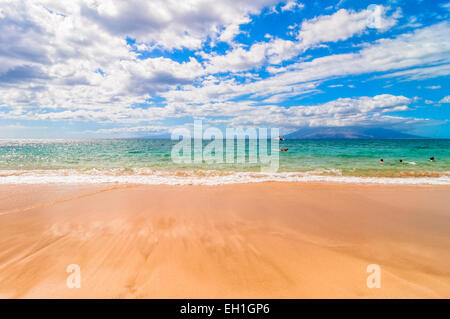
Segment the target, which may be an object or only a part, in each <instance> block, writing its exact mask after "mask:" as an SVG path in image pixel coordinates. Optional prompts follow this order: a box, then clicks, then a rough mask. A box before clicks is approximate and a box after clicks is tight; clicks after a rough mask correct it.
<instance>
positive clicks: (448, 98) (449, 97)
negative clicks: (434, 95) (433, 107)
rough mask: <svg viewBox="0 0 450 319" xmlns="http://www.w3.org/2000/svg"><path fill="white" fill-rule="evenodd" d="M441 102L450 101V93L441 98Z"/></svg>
mask: <svg viewBox="0 0 450 319" xmlns="http://www.w3.org/2000/svg"><path fill="white" fill-rule="evenodd" d="M439 103H450V95H447V96H446V97H444V98H442V100H440V101H439Z"/></svg>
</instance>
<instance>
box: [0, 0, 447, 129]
mask: <svg viewBox="0 0 450 319" xmlns="http://www.w3.org/2000/svg"><path fill="white" fill-rule="evenodd" d="M449 17H450V2H448V1H446V0H441V1H439V0H434V1H427V0H386V1H374V0H371V1H365V0H324V1H306V0H304V1H301V2H300V1H294V0H288V1H275V0H251V1H244V0H241V1H232V0H214V1H206V0H183V1H176V0H175V1H173V0H152V1H136V0H127V1H111V0H102V1H99V0H71V1H61V0H42V1H32V0H29V1H24V0H13V1H10V0H0V30H1V32H0V138H116V137H117V138H122V137H150V136H164V135H167V134H169V133H170V132H171V130H173V129H174V128H175V127H183V126H186V127H190V126H192V124H193V122H194V120H195V119H196V120H202V122H203V125H204V127H208V126H214V127H219V128H225V127H235V128H239V127H242V128H246V127H264V128H272V127H276V128H279V129H280V130H281V132H282V133H283V134H286V133H289V132H292V131H296V130H298V129H301V128H302V127H317V126H319V127H320V126H367V127H383V128H388V129H396V130H400V131H402V132H406V133H412V134H416V135H420V136H426V137H435V138H450V123H449V119H450V116H449V115H450V112H449V109H450V104H449V103H450V92H449V91H450V90H449V88H450V86H449V84H450V81H449V75H450V22H449V21H450V20H449Z"/></svg>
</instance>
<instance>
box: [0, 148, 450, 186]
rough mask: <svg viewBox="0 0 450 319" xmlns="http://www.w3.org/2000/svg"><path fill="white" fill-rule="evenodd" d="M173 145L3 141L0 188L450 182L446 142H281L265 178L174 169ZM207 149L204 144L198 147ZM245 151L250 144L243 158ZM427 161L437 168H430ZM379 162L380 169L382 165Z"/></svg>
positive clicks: (235, 168) (236, 167)
mask: <svg viewBox="0 0 450 319" xmlns="http://www.w3.org/2000/svg"><path fill="white" fill-rule="evenodd" d="M226 142H231V141H224V148H223V152H224V153H226V148H225V144H226ZM177 143H178V142H177V141H171V140H165V139H135V140H1V141H0V183H38V182H86V181H88V182H130V183H131V182H136V183H141V182H142V183H169V184H171V183H174V184H177V183H206V184H208V183H209V184H214V183H222V182H223V183H230V182H249V181H259V180H261V181H262V180H289V181H290V180H336V181H345V180H348V181H356V182H359V181H364V179H368V180H370V181H374V180H375V179H377V178H378V179H379V180H378V181H383V182H395V181H402V182H404V181H407V182H414V183H422V182H424V183H428V182H430V183H440V184H447V183H450V140H425V139H421V140H286V141H280V142H279V143H280V144H279V145H280V146H281V147H283V148H288V149H289V150H288V152H279V151H278V149H277V148H276V147H277V146H276V145H275V146H274V148H273V152H274V153H273V154H276V155H279V165H278V166H277V167H278V170H276V171H271V172H270V173H267V172H266V173H264V172H262V170H261V167H262V166H263V167H264V165H262V164H261V163H260V162H257V163H248V159H247V162H246V163H236V161H234V162H233V163H206V162H205V161H202V162H201V163H195V164H194V163H181V164H180V163H175V162H174V161H173V160H172V156H171V152H172V148H173V146H174V145H175V144H177ZM209 143H210V141H203V146H206V145H207V144H209ZM269 144H270V143H269ZM248 152H249V146H248V143H247V145H246V154H247V156H248ZM269 153H270V151H269ZM213 154H214V153H213ZM258 155H259V153H258V154H257V156H258ZM431 156H433V157H435V159H436V160H435V162H434V163H431V162H430V161H429V158H430V157H431ZM234 158H236V155H235V156H234ZM380 158H383V159H384V161H385V163H384V164H380V163H379V159H380ZM399 159H403V163H400V162H399V161H398V160H399ZM355 178H356V179H355ZM395 179H396V180H395Z"/></svg>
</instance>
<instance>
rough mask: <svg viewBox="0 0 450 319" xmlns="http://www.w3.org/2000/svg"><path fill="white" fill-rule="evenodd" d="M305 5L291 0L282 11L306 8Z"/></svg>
mask: <svg viewBox="0 0 450 319" xmlns="http://www.w3.org/2000/svg"><path fill="white" fill-rule="evenodd" d="M304 7H305V5H304V4H303V3H301V2H297V1H295V0H289V1H288V2H286V4H285V5H283V6H282V7H281V11H294V10H297V9H302V8H304Z"/></svg>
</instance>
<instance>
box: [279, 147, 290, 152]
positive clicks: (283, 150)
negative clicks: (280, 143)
mask: <svg viewBox="0 0 450 319" xmlns="http://www.w3.org/2000/svg"><path fill="white" fill-rule="evenodd" d="M287 151H288V148H281V147H280V152H287Z"/></svg>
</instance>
